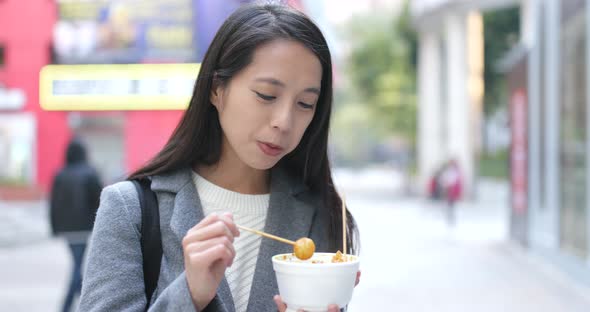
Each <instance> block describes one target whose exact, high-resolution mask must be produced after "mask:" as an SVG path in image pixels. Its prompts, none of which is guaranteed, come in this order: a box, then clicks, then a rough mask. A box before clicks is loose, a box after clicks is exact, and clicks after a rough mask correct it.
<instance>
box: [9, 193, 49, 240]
mask: <svg viewBox="0 0 590 312" xmlns="http://www.w3.org/2000/svg"><path fill="white" fill-rule="evenodd" d="M49 227H50V225H49V218H48V208H47V203H46V202H45V201H42V200H37V201H0V248H9V247H14V246H23V245H27V244H30V243H35V242H39V241H43V240H47V239H49V236H50V229H49Z"/></svg>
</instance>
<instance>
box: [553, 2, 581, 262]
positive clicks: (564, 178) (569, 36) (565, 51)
mask: <svg viewBox="0 0 590 312" xmlns="http://www.w3.org/2000/svg"><path fill="white" fill-rule="evenodd" d="M585 6H586V4H585V1H563V2H562V13H563V14H562V26H561V34H560V37H561V38H560V40H561V42H560V43H561V67H560V68H561V72H560V78H561V79H560V80H561V81H560V83H561V86H560V87H561V92H560V100H561V107H560V110H561V112H560V114H561V116H560V183H559V184H560V201H561V205H560V206H561V211H560V213H561V217H560V222H561V224H560V229H561V230H560V231H561V233H560V234H561V246H562V248H563V249H564V250H566V251H567V252H569V253H571V254H574V255H577V256H580V257H582V258H585V257H586V255H587V254H588V241H587V240H588V231H587V227H588V224H587V217H586V214H587V202H588V198H587V194H586V184H587V183H588V181H587V179H588V177H587V170H586V168H587V166H588V164H587V162H586V151H587V149H588V146H587V144H588V138H587V126H588V125H587V122H588V120H587V115H586V109H587V105H586V88H587V85H586V83H587V72H586V61H587V60H586V55H587V38H586V36H587V34H586V23H587V16H586V9H585Z"/></svg>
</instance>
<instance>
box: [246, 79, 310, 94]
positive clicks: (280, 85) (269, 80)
mask: <svg viewBox="0 0 590 312" xmlns="http://www.w3.org/2000/svg"><path fill="white" fill-rule="evenodd" d="M255 81H258V82H266V83H270V84H271V85H275V86H279V87H283V88H284V87H285V83H283V82H282V81H280V80H277V79H275V78H264V77H263V78H257V79H256V80H255ZM303 92H309V93H315V94H317V95H318V96H319V95H320V89H318V88H314V87H311V88H306V89H305V90H303Z"/></svg>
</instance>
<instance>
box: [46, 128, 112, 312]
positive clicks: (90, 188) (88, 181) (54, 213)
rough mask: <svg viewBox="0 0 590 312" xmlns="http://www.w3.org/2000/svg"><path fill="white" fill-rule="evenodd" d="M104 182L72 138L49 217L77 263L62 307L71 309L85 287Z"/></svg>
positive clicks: (66, 309) (77, 142)
mask: <svg viewBox="0 0 590 312" xmlns="http://www.w3.org/2000/svg"><path fill="white" fill-rule="evenodd" d="M101 190H102V183H101V182H100V179H99V177H98V174H97V173H96V170H95V169H94V168H92V167H91V166H90V165H89V164H88V162H87V159H86V149H85V147H84V145H83V144H82V142H80V141H79V140H77V139H73V140H72V141H71V142H70V143H69V145H68V148H67V151H66V165H65V166H64V167H63V168H62V169H61V170H60V171H59V172H58V173H57V175H56V176H55V178H54V180H53V185H52V188H51V202H50V217H51V229H52V231H53V234H54V235H58V236H62V237H64V238H65V239H66V240H67V242H68V245H69V247H70V251H71V253H72V257H73V260H74V261H73V262H74V267H73V271H72V277H71V282H70V285H69V289H68V292H67V294H66V297H65V299H64V303H63V311H64V312H65V311H69V310H70V308H71V305H72V302H73V299H74V296H75V295H77V294H80V290H81V287H82V276H81V268H82V259H83V257H84V251H85V249H86V241H87V240H88V237H89V235H90V232H91V231H92V226H93V224H94V218H95V216H96V210H97V209H98V205H99V201H100V192H101Z"/></svg>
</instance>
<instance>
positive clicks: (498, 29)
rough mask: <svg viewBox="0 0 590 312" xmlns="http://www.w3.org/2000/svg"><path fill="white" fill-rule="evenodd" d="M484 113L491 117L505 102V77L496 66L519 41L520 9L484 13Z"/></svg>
mask: <svg viewBox="0 0 590 312" xmlns="http://www.w3.org/2000/svg"><path fill="white" fill-rule="evenodd" d="M483 20H484V55H485V57H484V66H485V69H484V80H485V98H484V102H485V105H484V111H485V114H486V115H488V116H489V114H490V113H493V112H494V111H495V110H496V109H498V108H499V107H500V106H501V105H502V103H504V102H505V95H504V93H505V89H506V88H505V77H504V74H502V73H498V72H497V71H496V70H495V66H494V65H495V64H496V63H497V62H498V60H500V58H502V56H504V55H505V54H506V52H508V50H510V48H511V47H512V46H513V45H514V44H515V43H516V42H517V41H518V37H519V32H520V11H519V8H518V7H514V8H508V9H503V10H494V11H489V12H486V13H484V15H483Z"/></svg>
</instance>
